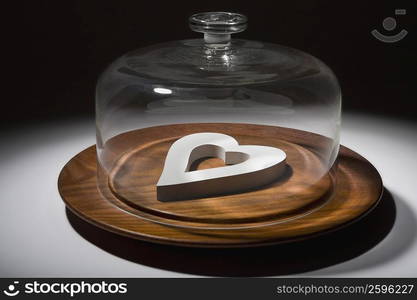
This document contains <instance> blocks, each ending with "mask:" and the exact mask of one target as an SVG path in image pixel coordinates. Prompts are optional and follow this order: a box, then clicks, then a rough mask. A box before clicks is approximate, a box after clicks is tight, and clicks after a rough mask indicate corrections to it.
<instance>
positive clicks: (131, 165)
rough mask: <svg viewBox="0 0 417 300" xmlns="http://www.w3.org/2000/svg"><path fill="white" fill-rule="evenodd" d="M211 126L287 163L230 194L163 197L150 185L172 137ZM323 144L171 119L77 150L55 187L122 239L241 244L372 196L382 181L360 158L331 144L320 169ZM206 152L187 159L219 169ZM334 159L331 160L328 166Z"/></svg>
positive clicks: (353, 211)
mask: <svg viewBox="0 0 417 300" xmlns="http://www.w3.org/2000/svg"><path fill="white" fill-rule="evenodd" d="M196 132H219V133H225V134H228V135H231V136H233V137H234V138H236V140H238V142H239V144H241V145H245V144H251V145H266V146H273V147H278V148H280V149H282V150H284V151H285V152H286V154H287V167H286V168H287V170H286V172H285V174H284V176H282V178H280V179H279V180H277V181H276V182H274V183H272V184H269V185H267V186H263V187H260V188H257V189H253V190H247V191H242V192H241V193H237V194H232V195H218V196H214V197H207V198H199V199H184V200H181V201H169V202H163V201H159V200H157V198H156V187H155V184H156V182H157V180H158V178H159V176H160V174H161V172H162V167H163V163H164V159H165V156H166V153H167V151H168V149H169V147H170V145H171V144H172V143H173V142H174V141H175V140H177V139H178V138H180V137H182V136H184V135H187V134H191V133H196ZM331 143H332V141H331V140H330V139H328V138H325V137H323V136H320V135H317V134H313V133H309V132H305V131H300V130H295V129H288V128H281V127H275V126H266V125H252V124H229V123H224V124H219V123H199V124H177V125H166V126H157V127H150V128H145V129H139V130H135V131H130V132H127V133H123V134H121V135H118V136H116V137H114V138H112V139H110V140H109V141H108V142H107V144H106V147H105V150H104V151H100V158H101V159H100V164H97V156H96V149H95V147H94V146H92V147H90V148H87V149H86V150H84V151H82V152H80V153H79V154H77V155H76V156H75V157H74V158H72V159H71V160H70V161H69V162H68V163H67V165H66V166H65V167H64V168H63V170H62V172H61V174H60V176H59V180H58V187H59V191H60V193H61V196H62V198H63V199H64V201H65V203H66V205H67V207H68V208H69V209H71V210H72V211H73V212H74V213H75V214H77V215H78V216H80V217H81V218H83V219H85V220H86V221H88V222H90V223H92V224H94V225H96V226H99V227H101V228H103V229H106V230H109V231H112V232H115V233H118V234H121V235H125V236H128V237H132V238H136V239H141V240H146V241H151V242H157V243H166V244H174V245H181V246H190V247H247V246H261V245H265V244H273V243H281V242H289V241H293V240H298V239H305V238H308V237H311V236H314V235H317V234H321V233H324V232H328V231H330V230H335V229H337V228H340V227H341V226H344V225H346V224H349V223H351V222H353V221H355V220H357V219H358V218H360V217H362V216H364V215H365V214H366V213H367V212H369V211H370V210H371V209H372V208H373V207H375V205H376V204H377V203H378V201H379V199H380V197H381V193H382V181H381V178H380V176H379V174H378V172H377V171H376V169H375V168H374V167H373V166H372V165H371V164H370V163H369V162H368V161H367V160H366V159H364V158H363V157H361V156H360V155H358V154H357V153H355V152H353V151H351V150H349V149H348V148H346V147H343V146H342V147H341V148H340V152H339V157H338V160H337V165H338V166H337V168H336V167H333V168H332V169H331V170H330V172H327V168H326V165H327V164H328V163H329V162H328V161H326V158H327V157H329V155H325V156H323V155H322V154H323V152H325V151H327V149H329V148H331V147H329V145H331ZM222 164H223V162H222V161H221V160H219V159H214V158H208V159H205V160H202V161H199V162H198V163H196V164H195V166H193V168H195V169H204V168H212V167H219V166H222ZM335 166H336V164H335Z"/></svg>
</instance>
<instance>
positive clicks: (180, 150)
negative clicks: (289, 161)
mask: <svg viewBox="0 0 417 300" xmlns="http://www.w3.org/2000/svg"><path fill="white" fill-rule="evenodd" d="M204 157H218V158H220V159H223V160H224V162H225V164H226V166H224V167H217V168H211V169H204V170H195V171H190V166H191V165H192V164H193V163H194V162H195V161H196V160H198V159H201V158H204ZM285 160H286V154H285V152H284V151H282V150H281V149H278V148H274V147H269V146H257V145H239V143H238V142H237V141H236V140H235V139H234V138H233V137H231V136H229V135H226V134H221V133H212V132H201V133H194V134H190V135H187V136H184V137H182V138H180V139H178V140H177V141H175V142H174V143H173V144H172V146H171V148H170V149H169V151H168V153H167V156H166V159H165V164H164V169H163V171H162V174H161V177H160V178H159V181H158V183H157V185H156V188H157V198H158V200H160V201H173V200H183V199H193V198H201V197H209V196H214V195H220V194H230V193H238V192H243V191H247V190H250V189H254V188H256V187H260V186H263V185H265V184H268V183H271V182H273V181H275V180H276V179H278V178H279V177H280V176H281V175H282V173H283V171H284V170H285Z"/></svg>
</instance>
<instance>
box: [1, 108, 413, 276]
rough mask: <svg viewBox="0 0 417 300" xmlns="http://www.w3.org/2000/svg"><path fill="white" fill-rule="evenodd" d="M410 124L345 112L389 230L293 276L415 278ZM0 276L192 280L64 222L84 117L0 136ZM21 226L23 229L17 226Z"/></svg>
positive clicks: (350, 140)
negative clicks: (60, 183) (379, 185)
mask: <svg viewBox="0 0 417 300" xmlns="http://www.w3.org/2000/svg"><path fill="white" fill-rule="evenodd" d="M416 133H417V123H412V122H406V121H399V120H394V119H389V118H382V117H374V116H367V115H359V114H345V115H344V120H343V130H342V138H341V141H342V144H344V145H346V146H348V147H350V148H351V149H353V150H355V151H357V152H359V153H360V154H361V155H363V156H364V157H366V158H367V159H368V160H370V161H371V162H372V163H373V164H374V165H375V167H376V168H377V169H378V170H379V172H380V173H381V175H382V177H383V181H384V185H385V186H386V188H387V189H388V190H389V191H390V192H391V193H392V194H393V197H394V200H395V203H396V207H397V217H396V221H395V224H394V227H393V229H392V230H391V231H390V233H389V234H388V235H387V236H386V237H385V239H384V240H382V241H381V242H380V243H379V244H378V245H376V246H375V247H374V248H372V249H371V250H369V251H368V252H366V253H364V254H362V255H360V256H358V257H356V258H354V259H351V260H349V261H346V262H343V263H339V264H336V265H333V266H330V267H327V268H323V269H319V270H315V271H311V272H308V273H303V274H293V275H292V276H337V277H387V276H388V277H416V276H417V258H416V257H417V239H416V230H417V225H416V224H417V221H416V220H417V158H416V155H417V151H416V149H417V135H416ZM0 137H1V143H0V152H1V154H2V155H1V157H0V183H1V189H0V241H1V242H0V276H1V277H38V276H42V277H71V276H72V277H192V276H195V275H192V274H182V273H177V272H173V271H167V270H161V269H157V268H153V267H149V266H144V265H140V264H138V263H134V262H131V261H128V260H125V259H122V258H119V257H117V256H114V255H112V254H110V253H107V252H106V251H104V250H102V249H100V248H98V247H96V246H95V245H93V244H91V243H90V242H88V241H87V240H85V239H83V238H82V237H81V236H80V235H79V234H78V233H77V232H76V231H75V230H74V229H73V228H72V227H71V225H70V224H69V222H68V219H67V217H66V214H65V206H64V203H63V202H62V200H61V198H60V196H59V193H58V190H57V178H58V174H59V172H60V170H61V168H62V167H63V166H64V164H65V163H66V162H67V161H68V160H69V159H70V158H71V157H72V156H74V155H75V154H76V153H78V152H79V151H80V150H82V149H84V148H86V147H88V146H90V145H92V144H94V143H95V128H94V122H93V121H92V120H89V119H74V120H71V121H60V122H58V121H57V122H50V123H43V124H30V125H22V127H21V128H19V129H15V130H12V131H7V132H6V131H1V132H0ZM23 219H24V220H26V222H25V223H22V222H21V220H23Z"/></svg>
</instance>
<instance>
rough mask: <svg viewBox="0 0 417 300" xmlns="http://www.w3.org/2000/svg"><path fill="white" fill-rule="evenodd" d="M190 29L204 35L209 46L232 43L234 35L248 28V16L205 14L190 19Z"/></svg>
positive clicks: (222, 13)
mask: <svg viewBox="0 0 417 300" xmlns="http://www.w3.org/2000/svg"><path fill="white" fill-rule="evenodd" d="M189 22H190V28H191V30H193V31H195V32H201V33H204V40H205V42H206V43H208V44H225V43H229V42H230V35H231V34H232V33H238V32H242V31H244V30H245V29H246V28H247V23H248V19H247V18H246V16H244V15H241V14H238V13H231V12H204V13H198V14H194V15H192V16H191V17H190V18H189Z"/></svg>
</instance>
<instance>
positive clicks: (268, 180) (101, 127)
mask: <svg viewBox="0 0 417 300" xmlns="http://www.w3.org/2000/svg"><path fill="white" fill-rule="evenodd" d="M189 24H190V28H191V29H192V30H193V31H196V32H199V33H202V36H201V38H198V39H188V40H180V41H173V42H167V43H162V44H157V45H153V46H150V47H145V48H141V49H137V50H134V51H131V52H128V53H127V54H125V55H123V56H122V57H120V58H119V59H117V60H116V61H115V62H113V63H112V64H111V65H110V66H109V67H108V68H107V70H106V71H105V72H104V73H103V74H102V75H101V77H100V79H99V81H98V84H97V91H96V124H97V158H98V175H97V176H98V182H99V189H100V192H101V193H102V195H103V196H104V197H107V198H109V201H111V202H112V203H113V204H114V205H116V206H118V207H120V208H121V209H123V210H126V211H128V212H130V213H132V214H135V215H138V216H139V217H141V218H147V219H148V220H151V221H153V222H158V223H161V224H165V225H169V226H180V227H188V228H205V229H210V228H216V229H221V228H224V227H227V228H230V227H232V228H236V229H241V228H247V227H251V226H267V225H268V224H271V223H274V222H285V221H286V220H287V219H294V218H296V217H300V216H303V215H305V214H307V213H309V212H311V211H313V210H314V209H317V208H318V207H320V206H321V205H323V203H325V202H326V201H327V199H329V197H331V194H332V191H333V189H334V185H335V179H334V176H333V175H332V174H333V173H332V172H334V170H335V167H336V166H335V165H336V164H335V161H336V158H337V155H338V151H339V129H340V118H341V92H340V88H339V84H338V82H337V79H336V77H335V76H334V74H333V73H332V71H331V70H330V69H329V68H328V67H327V66H326V65H325V64H324V63H323V62H321V61H320V60H318V59H317V58H315V57H313V56H311V55H309V54H306V53H304V52H302V51H299V50H296V49H292V48H288V47H284V46H280V45H275V44H270V43H264V42H259V41H249V40H241V39H236V38H234V36H233V38H232V34H237V33H239V32H241V31H243V30H245V28H246V26H247V19H246V17H245V16H243V15H241V14H236V13H227V12H209V13H199V14H196V15H193V16H191V17H190V19H189Z"/></svg>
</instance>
